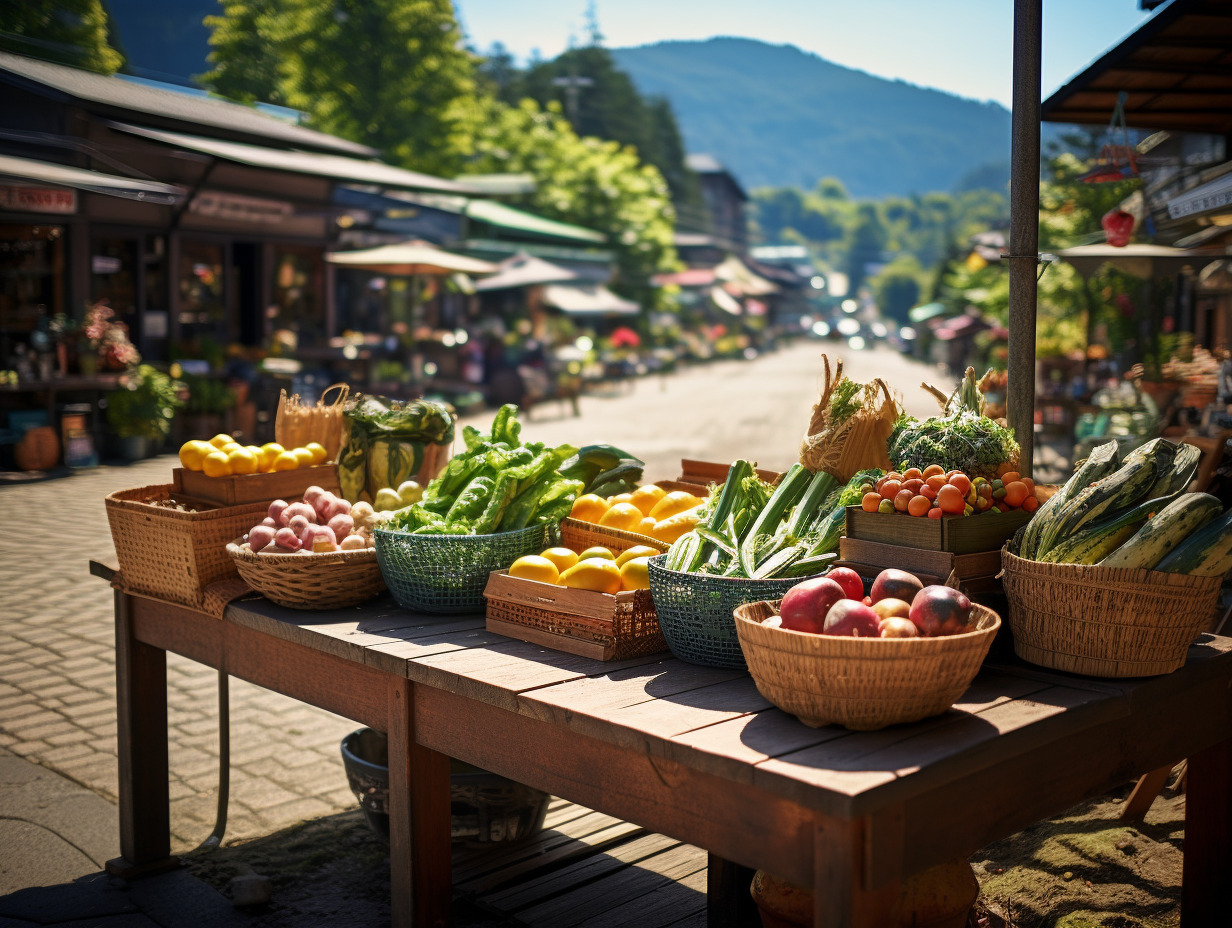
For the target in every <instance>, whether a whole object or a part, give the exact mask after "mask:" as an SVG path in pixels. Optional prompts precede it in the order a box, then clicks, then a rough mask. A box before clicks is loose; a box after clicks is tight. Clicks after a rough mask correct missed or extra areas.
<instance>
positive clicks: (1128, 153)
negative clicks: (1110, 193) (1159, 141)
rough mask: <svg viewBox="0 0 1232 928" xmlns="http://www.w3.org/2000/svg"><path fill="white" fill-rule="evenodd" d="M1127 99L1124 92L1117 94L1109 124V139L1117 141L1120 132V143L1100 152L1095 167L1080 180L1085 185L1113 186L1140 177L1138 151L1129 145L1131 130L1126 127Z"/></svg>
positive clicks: (1113, 143)
mask: <svg viewBox="0 0 1232 928" xmlns="http://www.w3.org/2000/svg"><path fill="white" fill-rule="evenodd" d="M1126 97H1127V94H1126V93H1125V91H1123V90H1122V91H1121V92H1120V93H1119V94H1117V102H1116V106H1115V107H1113V110H1112V119H1111V120H1109V122H1108V138H1109V139H1116V133H1117V132H1118V131H1119V132H1120V135H1121V138H1120V142H1115V141H1109V143H1108V144H1106V145H1104V146H1103V147H1102V148H1101V149H1100V150H1099V156H1098V157H1097V158H1096V159H1095V165H1094V167H1092V168H1091V170H1089V171H1087V173H1085V174H1083V175H1082V177H1081V178H1080V179H1081V180H1082V182H1083V183H1087V184H1112V183H1117V182H1118V181H1122V180H1128V179H1130V178H1131V177H1137V176H1138V150H1137V148H1135V147H1134V146H1133V145H1130V144H1129V129H1128V128H1127V127H1126V125H1125V100H1126Z"/></svg>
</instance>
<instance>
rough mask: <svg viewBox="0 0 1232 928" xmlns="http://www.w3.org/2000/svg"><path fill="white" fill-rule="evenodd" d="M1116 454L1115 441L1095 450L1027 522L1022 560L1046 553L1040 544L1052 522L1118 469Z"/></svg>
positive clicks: (1020, 554) (1021, 544) (1023, 536)
mask: <svg viewBox="0 0 1232 928" xmlns="http://www.w3.org/2000/svg"><path fill="white" fill-rule="evenodd" d="M1117 452H1118V446H1117V443H1116V442H1115V441H1110V442H1105V443H1104V444H1102V445H1099V446H1098V447H1096V448H1095V449H1094V450H1093V451H1092V452H1091V454H1090V456H1089V457H1088V458H1087V459H1086V460H1085V461H1083V462H1082V465H1081V466H1080V467H1079V468H1078V470H1077V471H1075V472H1074V476H1072V477H1070V478H1069V480H1067V481H1066V482H1065V485H1064V486H1063V487H1061V489H1059V490H1057V492H1056V493H1054V494H1052V496H1050V497H1049V498H1048V501H1047V502H1046V503H1044V505H1042V506H1040V507H1039V510H1038V511H1037V512H1036V513H1035V515H1034V516H1033V517H1032V518H1031V521H1030V522H1028V523H1027V525H1026V530H1025V531H1024V532H1023V534H1022V538H1021V539H1020V540H1019V543H1018V554H1019V556H1020V557H1025V558H1034V559H1038V558H1039V557H1040V556H1041V555H1042V554H1043V553H1044V551H1045V550H1047V549H1041V542H1042V541H1043V539H1044V536H1045V535H1046V534H1047V533H1048V530H1049V529H1050V528H1051V526H1052V523H1053V522H1054V521H1055V520H1056V518H1057V517H1058V516H1060V514H1061V510H1062V509H1064V508H1065V506H1066V505H1067V504H1068V503H1070V502H1071V501H1072V500H1073V498H1074V497H1075V496H1077V495H1078V494H1079V493H1080V492H1081V491H1083V490H1085V489H1086V488H1087V487H1088V486H1090V485H1091V484H1092V483H1094V482H1095V481H1096V480H1099V479H1100V478H1101V477H1106V476H1107V475H1108V474H1110V473H1112V472H1113V471H1114V470H1116V469H1117V467H1118V466H1119V463H1120V462H1119V461H1118V458H1117Z"/></svg>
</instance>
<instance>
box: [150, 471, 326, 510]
mask: <svg viewBox="0 0 1232 928" xmlns="http://www.w3.org/2000/svg"><path fill="white" fill-rule="evenodd" d="M171 480H172V484H171V485H172V488H173V491H174V492H175V493H176V494H177V495H179V496H191V497H192V498H193V499H199V500H201V501H203V502H207V503H216V504H218V505H219V506H234V505H237V504H238V503H269V502H272V501H273V500H276V499H285V500H286V501H287V502H291V503H293V502H295V501H296V500H298V499H302V498H303V496H304V491H305V490H307V489H308V488H309V487H311V486H318V487H322V488H323V489H326V490H329V491H330V492H331V493H337V492H339V490H340V489H341V486H340V484H339V483H338V465H336V464H317V465H314V466H312V467H298V468H296V469H295V470H279V471H274V472H273V473H270V474H232V475H231V476H229V477H207V476H206V475H205V474H203V473H202V472H201V471H196V470H188V468H186V467H176V468H173V469H172V471H171Z"/></svg>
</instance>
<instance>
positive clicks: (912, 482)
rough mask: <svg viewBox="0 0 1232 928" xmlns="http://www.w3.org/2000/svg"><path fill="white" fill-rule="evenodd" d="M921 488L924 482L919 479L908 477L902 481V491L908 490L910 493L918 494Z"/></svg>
mask: <svg viewBox="0 0 1232 928" xmlns="http://www.w3.org/2000/svg"><path fill="white" fill-rule="evenodd" d="M922 486H924V481H923V480H921V479H920V478H919V477H909V478H907V479H906V480H904V481H903V489H904V490H910V491H911V492H912V493H919V492H920V487H922Z"/></svg>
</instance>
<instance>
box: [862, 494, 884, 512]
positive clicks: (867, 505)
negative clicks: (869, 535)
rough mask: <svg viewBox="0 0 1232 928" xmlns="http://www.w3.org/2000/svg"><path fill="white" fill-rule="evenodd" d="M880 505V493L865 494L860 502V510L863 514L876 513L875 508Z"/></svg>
mask: <svg viewBox="0 0 1232 928" xmlns="http://www.w3.org/2000/svg"><path fill="white" fill-rule="evenodd" d="M880 505H881V494H880V493H865V494H864V498H863V499H861V500H860V508H861V509H863V510H864V511H865V512H876V511H877V507H878V506H880Z"/></svg>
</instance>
